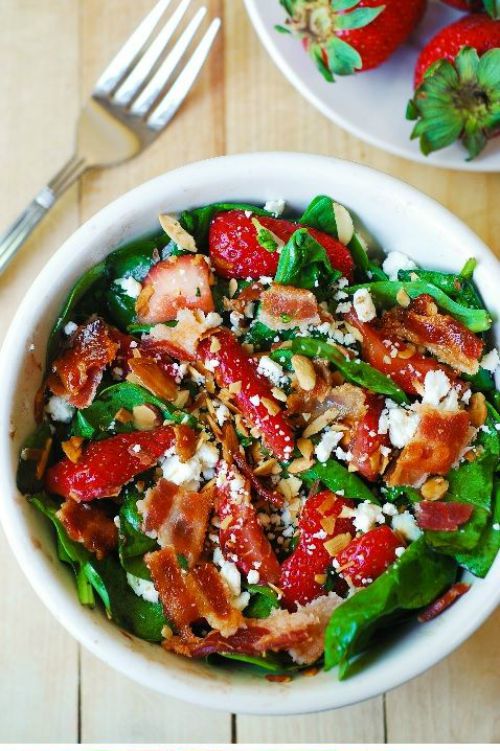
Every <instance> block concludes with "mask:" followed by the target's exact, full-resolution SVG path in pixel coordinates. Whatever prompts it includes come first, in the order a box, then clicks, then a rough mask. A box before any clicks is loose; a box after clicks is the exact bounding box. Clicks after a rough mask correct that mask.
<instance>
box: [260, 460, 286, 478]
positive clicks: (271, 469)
mask: <svg viewBox="0 0 500 751" xmlns="http://www.w3.org/2000/svg"><path fill="white" fill-rule="evenodd" d="M276 469H278V472H279V469H280V467H279V464H278V462H277V461H276V459H273V458H272V457H271V458H270V459H267V460H266V461H265V462H262V464H259V465H258V466H257V467H255V469H254V474H255V475H257V477H269V475H275V474H277V472H276Z"/></svg>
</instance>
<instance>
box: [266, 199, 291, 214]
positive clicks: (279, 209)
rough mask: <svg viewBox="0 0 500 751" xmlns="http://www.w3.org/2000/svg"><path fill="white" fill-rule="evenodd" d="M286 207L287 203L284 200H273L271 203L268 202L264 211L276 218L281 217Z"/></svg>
mask: <svg viewBox="0 0 500 751" xmlns="http://www.w3.org/2000/svg"><path fill="white" fill-rule="evenodd" d="M285 206H286V203H285V201H284V200H283V199H282V198H271V199H270V200H269V201H266V205H265V206H264V211H269V213H270V214H274V216H281V215H282V213H283V212H284V210H285Z"/></svg>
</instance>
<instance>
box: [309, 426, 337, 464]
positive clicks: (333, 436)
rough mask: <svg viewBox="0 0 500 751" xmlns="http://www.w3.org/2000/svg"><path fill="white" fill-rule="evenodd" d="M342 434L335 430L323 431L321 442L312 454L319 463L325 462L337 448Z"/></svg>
mask: <svg viewBox="0 0 500 751" xmlns="http://www.w3.org/2000/svg"><path fill="white" fill-rule="evenodd" d="M343 435H344V434H343V433H342V432H341V431H337V430H331V429H328V430H325V432H324V433H323V435H322V436H321V440H320V442H319V443H318V445H317V446H316V448H315V449H314V453H315V454H316V457H317V459H318V461H319V462H326V461H328V459H329V458H330V456H331V453H332V451H333V449H334V448H335V447H336V446H338V444H339V442H340V440H341V439H342V436H343Z"/></svg>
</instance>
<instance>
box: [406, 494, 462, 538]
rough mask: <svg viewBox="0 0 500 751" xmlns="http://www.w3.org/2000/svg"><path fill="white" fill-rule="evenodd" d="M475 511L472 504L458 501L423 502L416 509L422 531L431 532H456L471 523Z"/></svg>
mask: <svg viewBox="0 0 500 751" xmlns="http://www.w3.org/2000/svg"><path fill="white" fill-rule="evenodd" d="M473 511H474V506H473V505H472V504H470V503H459V502H456V501H421V502H420V503H418V504H417V505H416V507H415V517H416V519H417V523H418V526H419V527H420V529H424V530H426V531H429V532H456V531H457V529H458V528H459V526H461V525H462V524H465V523H466V522H468V521H469V519H470V518H471V516H472V512H473Z"/></svg>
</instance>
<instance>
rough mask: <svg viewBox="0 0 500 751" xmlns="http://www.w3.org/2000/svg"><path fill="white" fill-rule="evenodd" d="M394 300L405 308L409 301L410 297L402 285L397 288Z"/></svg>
mask: <svg viewBox="0 0 500 751" xmlns="http://www.w3.org/2000/svg"><path fill="white" fill-rule="evenodd" d="M396 302H398V303H399V305H401V306H402V307H403V308H407V307H408V305H409V304H410V303H411V298H410V296H409V294H408V292H407V291H406V290H405V289H404V287H401V289H399V290H398V293H397V295H396Z"/></svg>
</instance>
